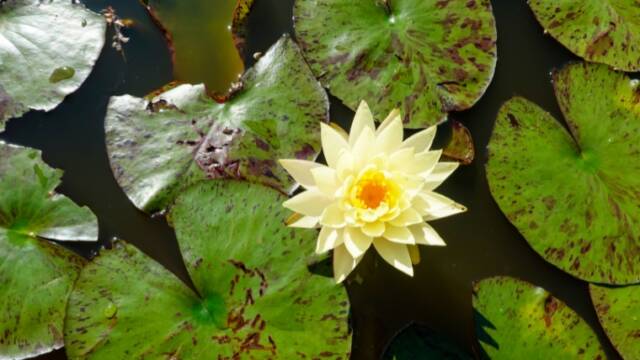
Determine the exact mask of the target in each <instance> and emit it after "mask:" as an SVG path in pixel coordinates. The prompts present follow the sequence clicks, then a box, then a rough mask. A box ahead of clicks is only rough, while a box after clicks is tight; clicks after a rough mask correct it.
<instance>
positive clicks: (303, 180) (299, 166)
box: [279, 159, 322, 189]
mask: <svg viewBox="0 0 640 360" xmlns="http://www.w3.org/2000/svg"><path fill="white" fill-rule="evenodd" d="M279 162H280V165H282V167H283V168H284V169H285V170H287V172H288V173H289V175H291V177H292V178H293V180H295V181H296V182H297V183H299V184H300V185H302V186H304V187H305V188H307V189H308V188H310V187H313V186H315V183H314V181H313V176H311V169H314V168H317V167H321V166H322V164H318V163H315V162H313V161H307V160H297V159H282V160H279Z"/></svg>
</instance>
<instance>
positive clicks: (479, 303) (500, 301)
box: [473, 276, 606, 360]
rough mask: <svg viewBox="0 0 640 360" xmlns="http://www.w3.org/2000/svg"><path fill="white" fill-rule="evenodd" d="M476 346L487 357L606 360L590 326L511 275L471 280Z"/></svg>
mask: <svg viewBox="0 0 640 360" xmlns="http://www.w3.org/2000/svg"><path fill="white" fill-rule="evenodd" d="M473 307H474V308H475V310H476V323H477V324H482V326H483V327H477V331H478V336H479V337H481V335H482V337H481V342H480V345H481V346H482V348H483V350H484V351H485V353H486V354H487V355H488V356H489V358H490V359H494V360H499V359H554V360H561V359H567V360H573V359H601V360H603V359H606V357H605V355H604V352H603V350H602V348H601V346H600V343H599V342H598V338H597V337H596V335H595V333H594V332H593V330H592V329H591V328H590V327H589V325H587V323H586V322H584V320H582V318H580V316H578V314H576V313H575V312H574V311H573V310H572V309H571V308H569V307H568V306H567V305H565V304H564V303H563V302H562V301H560V300H558V299H557V298H555V297H553V295H551V294H550V293H549V292H547V291H546V290H545V289H543V288H540V287H537V286H534V285H531V284H529V283H527V282H524V281H522V280H517V279H514V278H510V277H502V276H498V277H493V278H489V279H485V280H482V281H480V282H478V283H476V284H475V285H474V296H473Z"/></svg>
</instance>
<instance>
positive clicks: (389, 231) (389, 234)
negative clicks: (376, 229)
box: [382, 225, 416, 245]
mask: <svg viewBox="0 0 640 360" xmlns="http://www.w3.org/2000/svg"><path fill="white" fill-rule="evenodd" d="M382 236H383V237H384V238H385V239H387V240H389V241H391V242H394V243H397V244H405V245H415V244H416V240H415V239H414V238H413V234H412V233H411V231H409V229H408V228H407V227H405V226H389V225H387V227H386V228H385V230H384V234H382Z"/></svg>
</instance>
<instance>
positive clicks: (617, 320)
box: [589, 284, 640, 360]
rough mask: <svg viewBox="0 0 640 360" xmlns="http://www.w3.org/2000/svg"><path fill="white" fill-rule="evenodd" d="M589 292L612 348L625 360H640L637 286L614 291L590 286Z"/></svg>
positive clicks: (638, 287) (639, 306)
mask: <svg viewBox="0 0 640 360" xmlns="http://www.w3.org/2000/svg"><path fill="white" fill-rule="evenodd" d="M589 290H590V292H591V299H592V300H593V304H594V305H595V307H596V312H597V313H598V318H599V319H600V323H601V324H602V327H603V328H604V331H605V332H606V333H607V336H608V337H609V339H610V340H611V343H612V344H613V346H615V347H616V349H617V350H618V352H619V353H620V355H622V357H623V358H624V359H626V360H633V359H640V285H635V286H627V287H615V288H614V287H605V286H598V285H593V284H591V285H590V286H589Z"/></svg>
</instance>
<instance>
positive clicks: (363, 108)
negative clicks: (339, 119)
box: [349, 100, 375, 146]
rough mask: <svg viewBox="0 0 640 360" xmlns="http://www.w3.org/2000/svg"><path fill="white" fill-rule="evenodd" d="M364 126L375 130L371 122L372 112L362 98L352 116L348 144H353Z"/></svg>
mask: <svg viewBox="0 0 640 360" xmlns="http://www.w3.org/2000/svg"><path fill="white" fill-rule="evenodd" d="M364 128H370V129H371V130H372V131H373V130H375V125H374V123H373V114H372V113H371V110H370V109H369V105H367V103H366V102H365V101H364V100H363V101H361V102H360V105H359V106H358V110H356V116H355V117H354V118H353V123H351V131H350V132H349V145H351V146H353V145H354V144H355V143H356V140H358V137H360V134H361V133H362V130H363V129H364Z"/></svg>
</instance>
